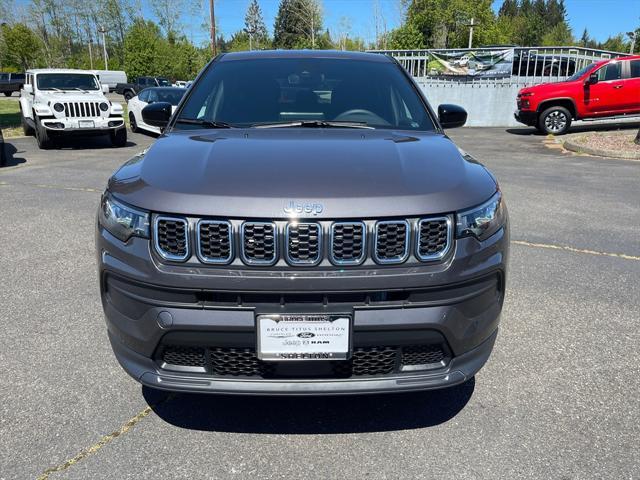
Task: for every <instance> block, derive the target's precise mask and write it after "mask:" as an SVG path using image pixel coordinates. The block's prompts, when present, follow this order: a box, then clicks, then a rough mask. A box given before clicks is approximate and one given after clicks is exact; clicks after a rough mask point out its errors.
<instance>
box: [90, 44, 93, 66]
mask: <svg viewBox="0 0 640 480" xmlns="http://www.w3.org/2000/svg"><path fill="white" fill-rule="evenodd" d="M92 45H93V39H92V38H90V39H89V63H90V64H91V70H93V52H92V51H91V46H92Z"/></svg>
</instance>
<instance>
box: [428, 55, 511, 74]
mask: <svg viewBox="0 0 640 480" xmlns="http://www.w3.org/2000/svg"><path fill="white" fill-rule="evenodd" d="M429 55H430V60H429V65H428V68H427V72H428V75H429V76H447V77H451V76H454V77H491V78H503V77H509V76H510V75H511V69H512V68H513V48H510V49H507V50H465V51H459V52H456V51H453V52H444V51H436V52H434V51H433V50H432V51H430V52H429Z"/></svg>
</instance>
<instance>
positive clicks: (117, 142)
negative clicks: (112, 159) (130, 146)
mask: <svg viewBox="0 0 640 480" xmlns="http://www.w3.org/2000/svg"><path fill="white" fill-rule="evenodd" d="M110 137H111V145H113V146H114V147H124V146H125V145H126V144H127V129H126V128H121V129H119V130H115V131H113V132H111V133H110Z"/></svg>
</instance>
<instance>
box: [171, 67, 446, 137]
mask: <svg viewBox="0 0 640 480" xmlns="http://www.w3.org/2000/svg"><path fill="white" fill-rule="evenodd" d="M180 118H189V119H198V120H206V121H215V122H225V123H229V124H232V125H235V126H243V127H250V126H257V125H260V124H265V123H278V122H287V121H291V122H295V121H315V120H319V121H345V122H349V121H351V122H359V123H366V124H367V125H369V126H372V127H375V128H389V129H405V130H433V129H434V128H435V127H434V124H433V122H432V121H431V119H430V116H429V114H428V112H427V111H426V109H425V107H424V105H423V103H422V101H421V99H420V97H419V96H418V94H417V93H416V91H415V90H414V88H413V86H412V84H411V83H410V81H409V80H408V79H407V78H406V77H405V75H404V74H403V73H402V71H401V70H400V68H399V67H398V66H397V65H396V64H394V63H391V62H373V61H365V60H353V59H346V58H345V59H335V58H333V59H331V58H259V59H251V60H227V61H220V62H216V63H214V64H212V66H211V67H209V69H208V70H207V71H206V72H205V74H204V75H203V77H201V78H200V79H199V80H198V83H197V84H196V85H195V86H194V87H193V90H192V93H191V96H190V97H189V99H188V100H187V103H186V104H185V106H184V108H183V109H182V111H181V113H180ZM179 128H193V127H190V126H186V125H183V124H180V125H179Z"/></svg>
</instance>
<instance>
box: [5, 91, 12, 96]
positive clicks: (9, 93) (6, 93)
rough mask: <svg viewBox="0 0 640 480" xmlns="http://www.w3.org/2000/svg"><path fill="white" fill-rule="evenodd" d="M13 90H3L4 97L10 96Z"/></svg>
mask: <svg viewBox="0 0 640 480" xmlns="http://www.w3.org/2000/svg"><path fill="white" fill-rule="evenodd" d="M12 93H13V92H4V96H5V97H10V96H11V94H12Z"/></svg>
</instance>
